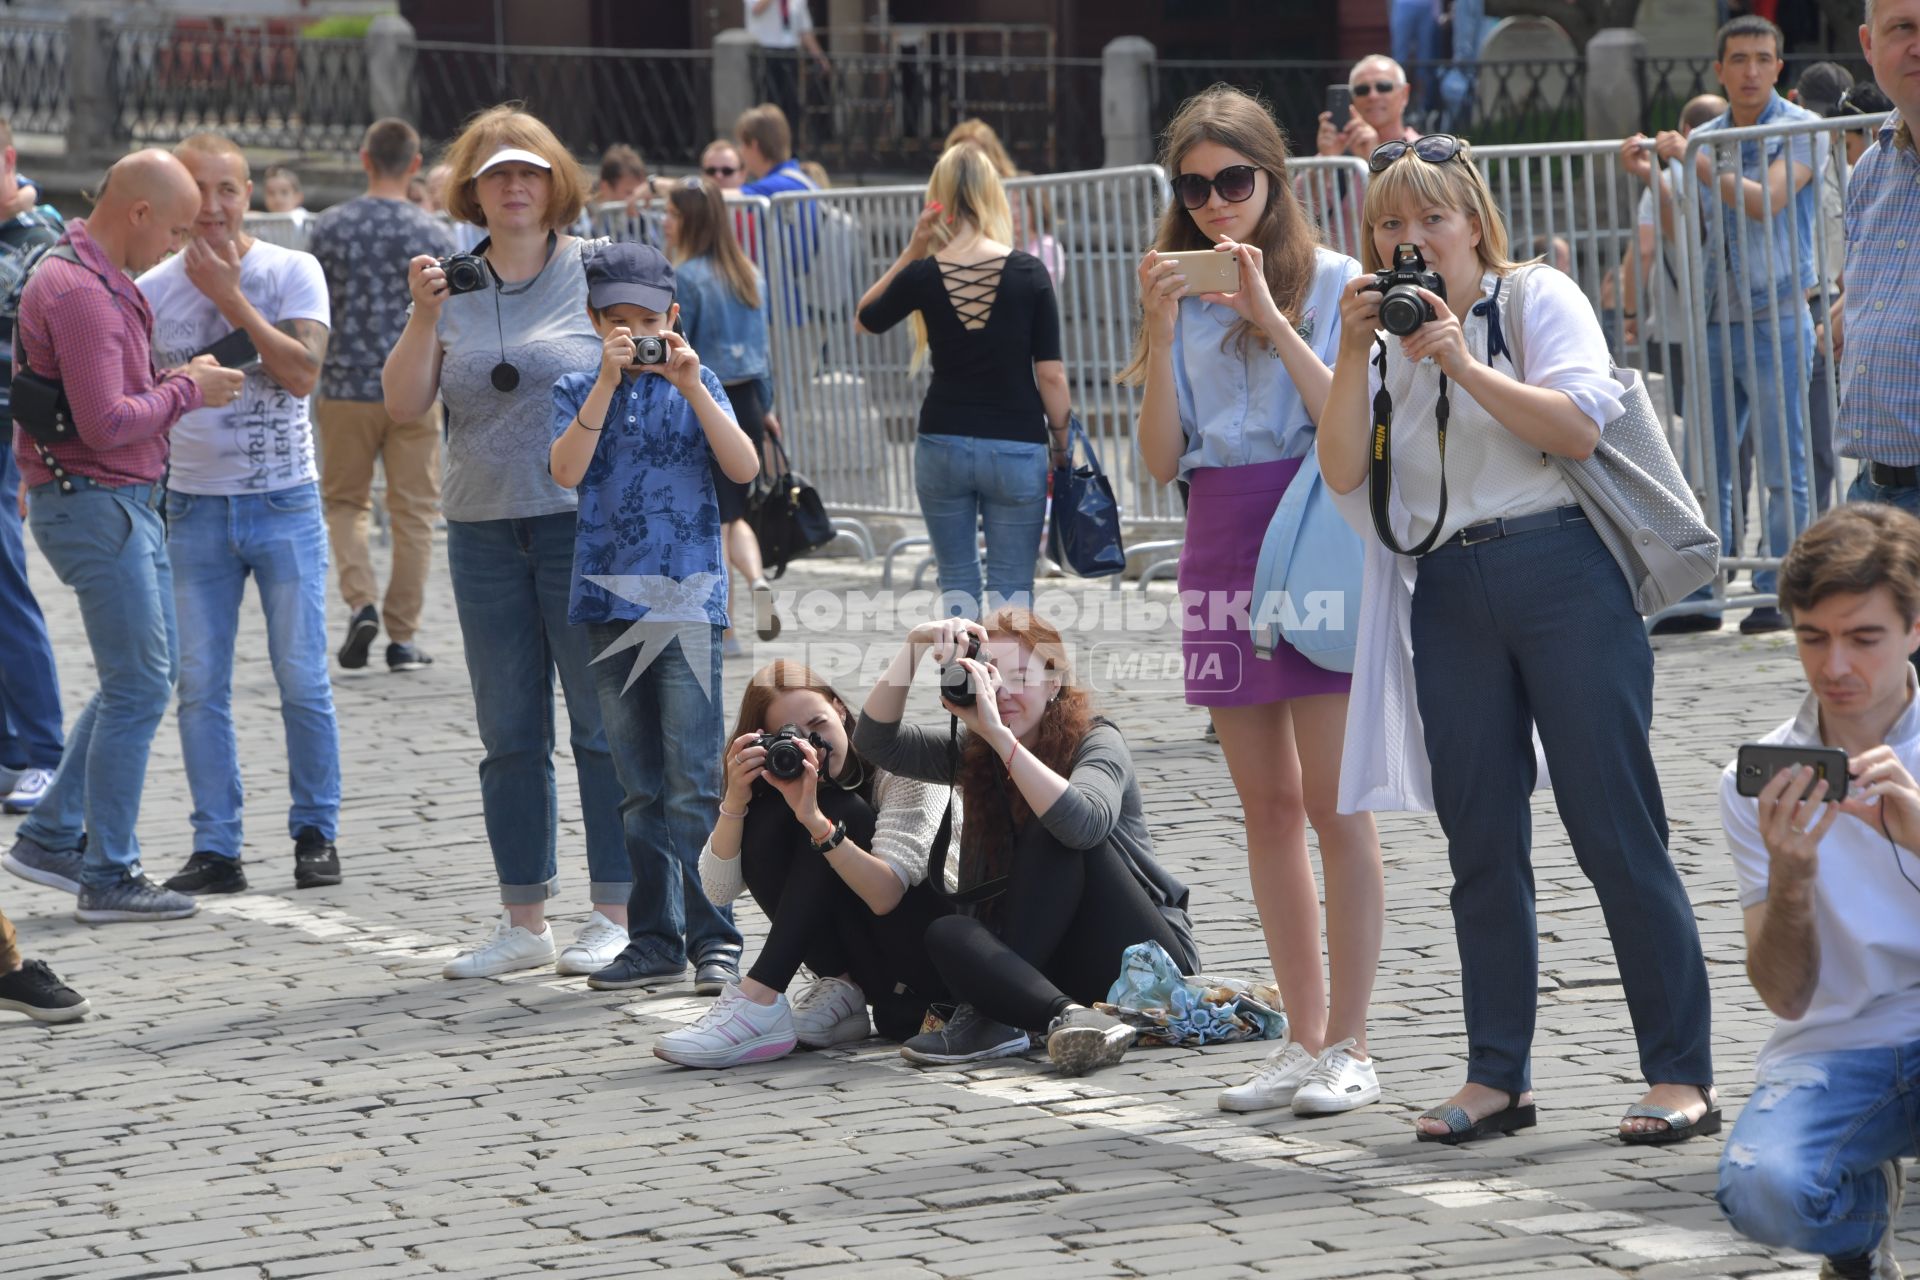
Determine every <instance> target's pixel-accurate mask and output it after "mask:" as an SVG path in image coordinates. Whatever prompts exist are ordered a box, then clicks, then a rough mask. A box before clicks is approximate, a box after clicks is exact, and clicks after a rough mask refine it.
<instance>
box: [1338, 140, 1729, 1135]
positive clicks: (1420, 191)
mask: <svg viewBox="0 0 1920 1280" xmlns="http://www.w3.org/2000/svg"><path fill="white" fill-rule="evenodd" d="M1371 167H1372V169H1373V178H1372V181H1371V183H1370V184H1369V185H1368V187H1367V196H1366V205H1365V208H1364V211H1363V220H1364V223H1365V233H1366V234H1365V236H1364V238H1363V241H1362V250H1363V256H1364V259H1365V262H1364V265H1365V266H1366V268H1367V269H1368V270H1369V271H1379V270H1381V269H1383V268H1388V267H1391V266H1393V265H1394V264H1395V261H1396V254H1398V255H1399V257H1400V258H1402V259H1408V260H1410V258H1411V256H1412V254H1411V252H1410V250H1409V249H1408V246H1411V250H1412V251H1417V252H1418V255H1419V257H1420V259H1421V260H1422V261H1423V262H1424V269H1425V270H1426V271H1427V272H1432V273H1437V274H1438V276H1439V280H1438V281H1434V280H1432V279H1431V278H1429V279H1427V280H1426V281H1423V282H1421V283H1419V284H1418V285H1416V284H1414V283H1412V282H1408V285H1407V287H1408V289H1410V290H1412V292H1411V293H1403V294H1399V295H1397V296H1396V297H1395V298H1394V300H1393V302H1392V303H1390V304H1389V308H1388V313H1387V314H1385V315H1384V316H1383V307H1382V294H1381V293H1380V292H1378V291H1376V290H1377V286H1376V283H1375V280H1374V278H1373V277H1371V276H1362V277H1361V278H1359V279H1357V280H1354V281H1352V282H1351V283H1350V284H1349V285H1348V286H1347V288H1346V290H1345V292H1344V293H1343V295H1342V299H1341V309H1342V329H1341V339H1340V351H1339V359H1338V362H1337V363H1336V365H1335V367H1334V375H1333V387H1332V390H1331V391H1330V392H1329V394H1328V397H1327V407H1326V412H1325V414H1324V415H1323V416H1322V417H1321V420H1320V433H1319V441H1318V448H1319V455H1320V465H1321V470H1322V472H1323V474H1324V475H1325V477H1326V480H1327V484H1328V485H1329V486H1330V487H1331V489H1332V490H1333V491H1334V492H1335V493H1337V494H1343V495H1350V496H1349V497H1343V498H1342V500H1341V501H1342V506H1343V510H1344V511H1345V512H1346V513H1347V515H1348V519H1349V520H1350V521H1351V522H1353V523H1355V524H1356V525H1358V526H1360V527H1362V528H1363V529H1365V530H1366V531H1367V532H1366V536H1367V537H1368V538H1369V539H1370V540H1371V539H1376V538H1377V539H1378V544H1379V547H1384V548H1386V549H1387V550H1391V551H1394V552H1399V553H1400V554H1401V555H1403V556H1407V557H1411V558H1412V563H1413V566H1414V567H1413V569H1412V572H1413V575H1414V577H1413V582H1412V597H1411V608H1410V613H1405V612H1402V613H1400V614H1399V615H1398V616H1400V617H1405V618H1410V622H1409V623H1407V624H1406V625H1407V634H1394V635H1386V634H1384V631H1385V629H1384V628H1379V627H1376V629H1375V632H1374V634H1372V635H1371V636H1370V635H1368V634H1367V629H1368V627H1369V626H1370V625H1375V623H1376V620H1378V619H1381V618H1387V619H1391V618H1393V617H1394V616H1395V614H1394V612H1393V610H1392V609H1376V608H1375V607H1374V605H1375V602H1376V600H1377V599H1378V598H1379V592H1380V590H1381V589H1382V588H1383V587H1387V586H1396V585H1398V582H1404V581H1405V574H1406V571H1407V567H1408V562H1407V561H1406V560H1403V559H1398V558H1394V557H1389V556H1387V555H1386V552H1385V551H1383V550H1380V549H1378V547H1376V548H1374V549H1371V550H1370V551H1369V554H1368V558H1367V575H1368V580H1367V583H1366V585H1365V587H1364V588H1363V594H1364V595H1365V597H1366V599H1365V608H1364V611H1363V613H1362V619H1363V621H1362V624H1361V625H1362V635H1361V638H1360V647H1359V658H1358V661H1357V662H1356V664H1355V668H1354V671H1355V678H1354V691H1353V708H1354V715H1353V717H1352V718H1351V719H1350V721H1349V722H1348V726H1347V733H1348V739H1349V742H1348V750H1347V754H1346V758H1345V760H1344V761H1343V765H1342V778H1341V787H1340V790H1341V801H1342V806H1343V807H1360V806H1361V805H1362V804H1363V803H1364V805H1365V807H1370V808H1372V807H1380V808H1384V807H1390V806H1397V807H1420V806H1424V805H1431V807H1432V808H1433V809H1434V810H1435V812H1436V813H1437V814H1438V815H1439V818H1440V825H1441V827H1442V829H1443V830H1444V831H1445V832H1446V836H1447V845H1448V858H1449V860H1450V862H1451V865H1452V869H1453V890H1452V906H1453V919H1454V933H1455V937H1456V940H1457V942H1458V945H1459V949H1460V967H1461V985H1462V996H1463V1002H1464V1005H1465V1013H1466V1022H1467V1043H1468V1055H1467V1082H1466V1084H1465V1085H1464V1086H1463V1087H1462V1088H1461V1089H1460V1090H1459V1092H1457V1093H1455V1094H1454V1095H1453V1097H1452V1098H1450V1099H1448V1100H1447V1101H1446V1102H1444V1103H1442V1104H1441V1105H1439V1106H1437V1107H1435V1108H1433V1109H1432V1110H1431V1111H1428V1112H1427V1113H1426V1114H1425V1115H1423V1116H1421V1117H1420V1118H1419V1120H1418V1122H1417V1123H1418V1128H1419V1137H1420V1139H1421V1141H1430V1142H1445V1143H1459V1142H1466V1141H1470V1140H1472V1139H1475V1138H1479V1137H1482V1136H1484V1135H1486V1134H1489V1133H1509V1132H1512V1131H1514V1130H1517V1129H1524V1128H1527V1127H1529V1126H1531V1125H1532V1124H1533V1123H1534V1103H1533V1094H1532V1080H1531V1078H1530V1074H1529V1069H1530V1062H1529V1058H1530V1052H1531V1045H1532V1041H1533V1030H1534V1013H1535V1003H1536V999H1535V997H1536V991H1537V988H1538V982H1539V964H1538V936H1537V929H1536V926H1535V923H1534V891H1533V866H1532V857H1531V838H1532V837H1531V826H1532V816H1531V812H1530V810H1529V807H1528V806H1529V796H1530V793H1531V792H1532V790H1533V786H1534V781H1535V777H1536V767H1535V758H1534V747H1533V743H1532V740H1531V738H1532V734H1531V733H1530V728H1531V729H1532V730H1535V731H1537V732H1538V735H1539V742H1540V745H1541V747H1542V748H1543V749H1544V752H1545V756H1546V760H1547V763H1548V764H1549V766H1550V767H1551V771H1552V776H1553V780H1554V804H1555V806H1556V808H1557V809H1558V810H1559V813H1560V818H1561V821H1562V822H1563V823H1565V825H1566V828H1567V834H1568V836H1569V837H1570V839H1571V842H1572V845H1573V852H1574V856H1575V858H1577V859H1578V861H1579V864H1580V868H1581V870H1582V871H1583V872H1585V873H1586V875H1587V877H1588V879H1590V880H1591V881H1592V882H1593V886H1594V890H1595V892H1596V893H1597V894H1598V896H1599V899H1600V906H1601V910H1602V912H1603V913H1604V915H1605V918H1606V922H1607V929H1608V932H1609V933H1610V934H1611V936H1612V939H1613V946H1614V957H1615V960H1616V962H1617V963H1618V965H1619V967H1620V980H1621V984H1622V986H1623V987H1624V988H1625V990H1626V998H1627V1007H1628V1009H1629V1011H1630V1012H1631V1014H1632V1018H1633V1027H1634V1033H1635V1036H1636V1038H1637V1039H1638V1041H1639V1049H1640V1068H1641V1071H1642V1073H1643V1074H1644V1076H1645V1078H1646V1079H1647V1080H1648V1081H1649V1082H1650V1084H1651V1088H1650V1090H1649V1091H1648V1093H1647V1094H1646V1096H1645V1097H1644V1098H1643V1099H1642V1101H1641V1102H1640V1103H1639V1104H1637V1105H1635V1106H1633V1107H1632V1108H1630V1109H1629V1110H1628V1112H1627V1117H1626V1119H1625V1120H1624V1121H1623V1122H1622V1123H1621V1125H1620V1130H1619V1132H1620V1135H1621V1137H1622V1138H1624V1139H1625V1140H1627V1141H1629V1142H1641V1143H1660V1142H1677V1141H1681V1140H1683V1139H1685V1138H1689V1137H1692V1136H1693V1135H1694V1134H1696V1133H1711V1132H1715V1131H1717V1129H1718V1127H1719V1112H1718V1110H1717V1109H1716V1107H1715V1102H1714V1098H1713V1093H1712V1080H1713V1064H1712V1056H1711V1051H1710V1043H1709V1018H1710V1008H1709V1004H1708V991H1707V974H1706V966H1705V962H1704V961H1703V959H1702V957H1701V952H1700V938H1699V933H1698V931H1697V930H1696V928H1695V925H1694V917H1693V909H1692V906H1691V905H1690V904H1689V902H1688V901H1687V895H1686V891H1685V889H1684V888H1683V887H1682V885H1681V882H1680V876H1679V874H1678V872H1676V871H1675V869H1674V866H1673V862H1672V860H1671V859H1670V858H1669V857H1668V854H1667V820H1666V813H1665V810H1664V808H1663V806H1662V801H1661V795H1660V779H1659V776H1658V774H1657V773H1656V772H1655V769H1654V763H1653V754H1652V751H1651V749H1650V747H1649V745H1648V739H1647V735H1648V731H1649V728H1650V726H1651V722H1652V715H1653V653H1652V650H1651V648H1650V647H1649V645H1648V643H1647V636H1646V631H1645V629H1644V627H1643V626H1642V623H1641V619H1640V616H1639V614H1638V612H1637V611H1636V609H1635V607H1634V599H1633V595H1632V593H1631V592H1630V590H1629V589H1628V585H1627V580H1626V577H1625V575H1623V574H1622V572H1621V571H1620V568H1619V567H1618V565H1617V564H1616V563H1615V561H1614V559H1613V556H1612V554H1611V553H1610V552H1609V551H1608V549H1607V546H1606V544H1605V543H1603V542H1602V541H1601V539H1600V537H1599V535H1598V534H1597V533H1596V532H1595V531H1594V528H1593V526H1592V525H1591V524H1590V523H1589V522H1588V519H1587V517H1586V516H1585V514H1583V512H1582V510H1581V508H1580V506H1579V505H1578V503H1577V501H1576V495H1575V491H1574V489H1573V487H1572V484H1571V482H1570V481H1569V480H1568V479H1567V477H1566V476H1565V474H1564V473H1563V471H1562V468H1561V466H1560V465H1559V462H1558V460H1559V459H1563V458H1564V459H1576V460H1577V459H1583V458H1586V457H1588V456H1589V455H1591V454H1592V453H1593V451H1594V449H1595V447H1596V446H1597V445H1598V444H1599V441H1600V436H1601V432H1602V431H1603V430H1604V429H1605V428H1606V426H1607V424H1608V423H1609V422H1610V421H1612V420H1613V419H1614V418H1616V417H1618V416H1619V415H1620V413H1621V412H1622V394H1623V392H1624V388H1623V386H1622V385H1621V384H1620V383H1619V382H1618V381H1616V380H1615V378H1614V377H1613V376H1612V373H1611V364H1610V362H1609V360H1608V357H1607V345H1606V340H1605V338H1604V337H1603V336H1602V334H1601V330H1600V325H1599V322H1598V321H1597V320H1596V319H1595V318H1594V314H1593V309H1592V308H1591V306H1589V305H1588V303H1587V300H1586V298H1585V297H1584V296H1583V295H1582V294H1581V293H1580V290H1579V287H1578V286H1577V285H1576V284H1575V283H1574V282H1573V281H1572V280H1570V279H1569V278H1568V277H1566V276H1565V275H1563V274H1561V273H1560V272H1558V271H1555V270H1553V269H1551V268H1550V267H1544V266H1540V265H1538V264H1535V265H1530V266H1524V267H1523V266H1521V265H1519V264H1516V263H1515V262H1514V261H1513V260H1512V259H1511V258H1510V257H1509V256H1508V249H1507V245H1508V240H1507V228H1506V225H1505V223H1504V222H1503V221H1502V219H1501V216H1500V212H1499V210H1498V209H1497V208H1496V207H1495V206H1494V202H1493V198H1492V196H1491V194H1490V193H1489V192H1488V190H1487V185H1486V182H1485V181H1484V179H1483V178H1482V177H1481V175H1480V172H1479V170H1478V169H1476V168H1475V167H1474V164H1473V162H1472V157H1471V155H1470V154H1469V152H1468V149H1467V146H1466V144H1465V143H1464V142H1462V141H1461V140H1459V139H1457V138H1453V137H1450V136H1447V135H1443V134H1435V135H1429V136H1427V137H1423V138H1421V139H1420V140H1419V141H1418V142H1414V143H1406V142H1399V141H1394V142H1388V143H1385V144H1383V145H1382V146H1380V147H1379V148H1378V149H1376V150H1375V151H1374V153H1373V157H1372V161H1371ZM1440 283H1443V284H1444V287H1445V293H1444V296H1443V295H1442V294H1441V292H1440V291H1439V290H1438V289H1435V288H1430V287H1427V286H1428V285H1430V284H1440ZM1427 309H1430V315H1431V318H1428V319H1424V320H1423V316H1424V315H1426V314H1427ZM1403 320H1404V321H1405V323H1403ZM1389 322H1390V323H1391V324H1392V327H1393V328H1394V330H1395V331H1396V333H1400V334H1402V335H1403V336H1394V335H1393V334H1384V333H1378V332H1377V331H1378V330H1380V329H1382V328H1384V327H1387V325H1388V323H1389ZM1383 385H1384V389H1385V391H1386V393H1387V396H1388V397H1389V398H1390V399H1391V402H1392V403H1391V410H1390V412H1389V413H1387V414H1386V415H1385V417H1384V419H1383V420H1384V421H1385V423H1386V427H1385V428H1384V429H1383V430H1381V431H1380V432H1379V436H1380V440H1379V442H1378V445H1377V444H1376V438H1375V437H1376V431H1375V422H1376V418H1375V416H1374V415H1372V414H1370V412H1369V410H1370V408H1375V407H1378V408H1385V403H1384V401H1382V402H1380V403H1379V404H1378V405H1376V400H1375V397H1376V394H1377V393H1378V392H1380V391H1381V390H1382V388H1383ZM1442 427H1444V428H1445V430H1444V434H1443V432H1442V431H1441V430H1440V429H1439V428H1442ZM1443 441H1444V446H1443ZM1380 445H1384V446H1388V447H1384V448H1382V447H1379V446H1380ZM1443 447H1444V453H1443ZM1443 464H1444V468H1443ZM1368 486H1371V494H1372V502H1373V504H1374V508H1375V513H1376V515H1377V519H1374V520H1373V522H1372V523H1371V524H1370V523H1369V522H1370V516H1369V515H1368V514H1366V512H1367V506H1368V495H1367V494H1366V493H1363V492H1362V490H1363V488H1365V487H1368ZM1389 486H1390V488H1389ZM1389 499H1390V501H1389ZM1383 502H1384V503H1387V505H1386V507H1385V508H1384V509H1382V508H1381V504H1382V503H1383ZM1382 525H1385V526H1386V527H1385V528H1384V530H1382V528H1381V526H1382ZM1403 549H1404V550H1403ZM1383 566H1384V567H1383ZM1396 580H1398V582H1396ZM1401 590H1404V588H1401ZM1395 629H1396V630H1397V628H1395ZM1409 644H1410V646H1411V649H1410V653H1411V675H1412V684H1413V691H1412V693H1411V695H1405V696H1407V697H1410V698H1411V700H1412V704H1413V706H1417V708H1418V716H1417V718H1415V717H1412V716H1410V715H1407V716H1404V717H1403V722H1404V723H1406V724H1407V727H1408V729H1409V732H1410V735H1411V736H1410V737H1409V740H1408V741H1407V742H1406V744H1405V747H1406V749H1407V750H1408V751H1409V752H1410V753H1415V754H1417V752H1418V745H1417V744H1418V743H1419V742H1420V741H1421V735H1422V734H1423V735H1424V741H1425V747H1426V751H1425V759H1424V760H1415V759H1411V758H1409V759H1407V760H1403V761H1401V762H1400V763H1399V764H1398V766H1397V767H1395V766H1393V765H1390V764H1388V763H1385V757H1386V755H1387V753H1388V746H1387V745H1384V744H1383V735H1385V734H1386V733H1387V728H1386V725H1385V724H1384V723H1383V720H1385V719H1388V718H1390V717H1383V716H1381V715H1379V714H1377V712H1378V710H1379V708H1380V707H1382V706H1388V707H1391V706H1392V705H1393V698H1392V696H1390V695H1388V696H1376V692H1377V690H1370V689H1368V688H1367V687H1366V682H1369V681H1371V682H1374V683H1375V685H1376V686H1379V685H1380V683H1381V682H1383V681H1391V680H1392V679H1393V678H1394V676H1393V673H1395V672H1398V671H1403V670H1404V669H1405V667H1404V665H1403V664H1404V661H1405V659H1406V655H1407V654H1408V652H1409V650H1408V645H1409ZM1370 658H1371V659H1372V660H1370ZM1401 693H1402V694H1403V695H1404V689H1402V690H1401ZM1411 709H1412V708H1411V707H1405V706H1404V705H1403V707H1402V710H1404V711H1411ZM1356 746H1358V747H1360V748H1364V749H1361V750H1356V749H1355V748H1356ZM1394 749H1395V750H1398V749H1399V748H1394ZM1429 765H1430V767H1431V777H1432V787H1431V797H1430V798H1429V797H1427V796H1425V795H1422V794H1420V791H1421V790H1422V788H1421V787H1420V786H1419V785H1418V782H1417V780H1418V779H1422V778H1424V776H1425V771H1426V769H1427V767H1428V766H1429ZM1370 771H1371V772H1373V773H1379V774H1380V776H1378V777H1376V776H1370ZM1395 777H1397V778H1399V779H1401V780H1402V782H1401V784H1400V785H1398V786H1396V785H1394V784H1393V782H1392V778H1395ZM1407 778H1413V779H1416V782H1415V783H1414V784H1407V783H1406V782H1405V779H1407ZM1389 793H1394V794H1395V795H1396V796H1397V798H1392V799H1386V800H1383V799H1382V798H1381V797H1382V796H1383V795H1387V794H1389Z"/></svg>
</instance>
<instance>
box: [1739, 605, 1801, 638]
mask: <svg viewBox="0 0 1920 1280" xmlns="http://www.w3.org/2000/svg"><path fill="white" fill-rule="evenodd" d="M1788 625H1789V624H1788V622H1787V615H1786V614H1784V613H1782V612H1780V610H1778V609H1776V608H1774V607H1773V606H1772V605H1770V604H1763V605H1761V606H1760V607H1759V608H1758V609H1755V610H1754V611H1753V612H1752V613H1749V614H1748V615H1747V616H1746V617H1744V618H1742V619H1740V634H1741V635H1743V636H1764V635H1766V634H1768V633H1769V632H1773V631H1785V630H1786V629H1787V627H1788Z"/></svg>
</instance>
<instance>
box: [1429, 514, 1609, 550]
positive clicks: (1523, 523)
mask: <svg viewBox="0 0 1920 1280" xmlns="http://www.w3.org/2000/svg"><path fill="white" fill-rule="evenodd" d="M1585 523H1587V513H1586V512H1584V511H1582V510H1581V509H1580V508H1579V507H1576V506H1569V507H1555V508H1554V509H1553V510H1551V511H1536V512H1534V513H1533V514H1532V515H1528V516H1505V517H1503V518H1501V519H1499V520H1488V521H1487V522H1486V523H1484V524H1475V525H1468V526H1467V527H1466V528H1464V529H1462V530H1461V531H1460V532H1458V533H1456V534H1454V535H1453V536H1452V537H1451V538H1448V539H1447V540H1446V542H1444V543H1442V544H1441V545H1442V546H1451V545H1454V544H1456V543H1457V544H1458V545H1460V546H1463V547H1470V546H1472V545H1473V544H1474V543H1476V542H1491V541H1493V540H1494V539H1495V538H1504V537H1506V536H1507V535H1508V534H1510V533H1534V532H1536V531H1538V530H1541V529H1558V528H1561V527H1562V526H1564V525H1570V524H1585Z"/></svg>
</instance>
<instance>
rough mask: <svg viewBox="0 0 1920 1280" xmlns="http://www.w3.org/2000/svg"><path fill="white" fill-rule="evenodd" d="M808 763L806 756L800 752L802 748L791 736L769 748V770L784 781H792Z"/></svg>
mask: <svg viewBox="0 0 1920 1280" xmlns="http://www.w3.org/2000/svg"><path fill="white" fill-rule="evenodd" d="M806 764H807V761H806V757H804V756H802V755H801V754H800V748H799V747H798V746H796V745H794V742H793V740H792V739H791V738H788V739H784V740H782V741H780V742H776V743H774V744H773V745H772V746H771V747H768V748H767V772H768V773H770V774H772V775H773V776H774V777H776V778H779V779H780V780H781V781H782V782H791V781H792V780H793V779H795V778H797V777H799V776H800V771H801V770H802V769H804V768H806Z"/></svg>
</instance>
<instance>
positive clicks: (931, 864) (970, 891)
mask: <svg viewBox="0 0 1920 1280" xmlns="http://www.w3.org/2000/svg"><path fill="white" fill-rule="evenodd" d="M947 772H948V773H949V775H950V776H951V779H952V783H951V789H950V790H949V791H948V792H947V811H946V812H945V813H943V814H941V815H940V829H939V830H937V831H935V832H934V833H933V844H932V846H931V847H930V848H929V849H928V850H927V883H928V884H930V885H932V886H933V891H934V892H935V893H937V894H939V895H940V897H941V898H942V899H944V900H945V901H947V902H951V903H953V904H954V905H956V906H963V907H966V906H972V905H974V904H975V903H980V902H985V901H987V900H988V899H989V898H997V897H999V896H1000V895H1001V894H1003V893H1005V892H1006V891H1007V884H1008V883H1009V881H1010V880H1011V879H1012V877H1010V876H996V877H995V878H993V879H992V880H985V881H982V882H981V883H979V884H976V885H964V884H963V885H960V886H959V887H958V888H957V889H956V890H955V891H954V892H953V893H948V892H947V858H948V856H949V854H950V852H951V847H952V845H953V797H954V793H955V792H957V791H958V790H959V789H960V717H959V716H956V715H949V716H948V717H947Z"/></svg>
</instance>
